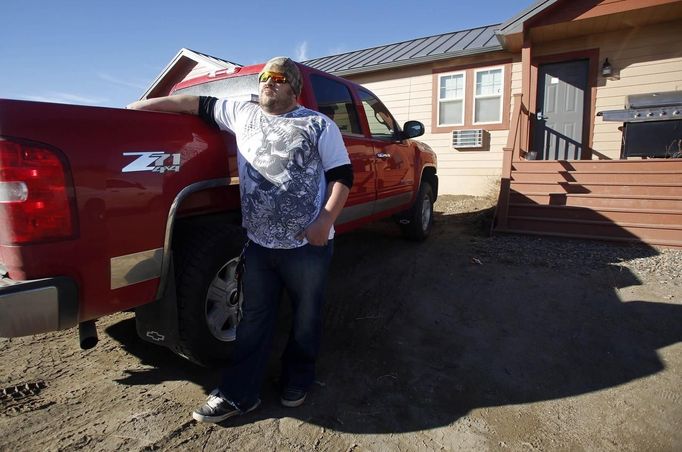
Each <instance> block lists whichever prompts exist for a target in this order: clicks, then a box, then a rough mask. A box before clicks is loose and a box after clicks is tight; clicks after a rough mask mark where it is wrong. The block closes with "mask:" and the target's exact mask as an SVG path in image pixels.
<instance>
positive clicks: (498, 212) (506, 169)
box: [493, 94, 523, 229]
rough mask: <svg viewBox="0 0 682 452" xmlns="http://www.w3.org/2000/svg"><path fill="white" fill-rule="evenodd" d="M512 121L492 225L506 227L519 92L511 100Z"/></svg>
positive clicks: (517, 147) (517, 140)
mask: <svg viewBox="0 0 682 452" xmlns="http://www.w3.org/2000/svg"><path fill="white" fill-rule="evenodd" d="M512 105H513V110H512V118H511V119H512V123H511V127H510V128H509V135H508V136H507V144H506V145H505V147H504V148H502V152H503V156H502V177H501V179H500V194H499V196H498V198H497V207H496V209H495V221H493V227H497V228H501V229H506V228H507V219H508V217H509V191H510V188H511V172H512V161H513V160H514V156H515V155H516V156H518V155H520V149H521V147H520V126H521V113H522V111H523V102H522V95H521V94H514V97H513V100H512Z"/></svg>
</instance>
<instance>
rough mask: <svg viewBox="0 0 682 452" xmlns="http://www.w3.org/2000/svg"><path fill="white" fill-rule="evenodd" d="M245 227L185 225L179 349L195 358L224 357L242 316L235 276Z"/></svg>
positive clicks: (205, 361)
mask: <svg viewBox="0 0 682 452" xmlns="http://www.w3.org/2000/svg"><path fill="white" fill-rule="evenodd" d="M243 243H244V235H243V232H242V230H241V228H239V227H236V226H232V225H208V226H200V227H194V228H192V229H191V230H188V231H185V233H184V234H183V235H182V240H181V242H180V245H179V247H178V250H177V260H176V268H175V270H176V287H177V301H178V326H179V327H178V335H179V341H178V342H179V344H178V352H179V353H180V354H181V355H183V356H185V357H186V358H188V359H189V360H190V361H193V362H195V363H197V364H200V365H204V366H212V365H215V364H219V363H221V362H223V361H224V360H225V359H226V358H227V357H228V356H229V353H230V351H231V348H232V347H231V346H232V344H231V343H232V342H233V341H234V340H235V337H236V331H237V324H238V323H239V319H240V308H241V301H242V300H241V297H235V294H236V290H237V281H236V279H235V277H234V274H235V269H236V267H237V261H238V256H239V253H240V251H241V248H242V246H243Z"/></svg>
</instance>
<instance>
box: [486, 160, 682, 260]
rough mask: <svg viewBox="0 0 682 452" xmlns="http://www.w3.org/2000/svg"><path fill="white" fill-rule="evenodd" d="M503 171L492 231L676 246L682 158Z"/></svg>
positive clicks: (516, 165) (680, 235)
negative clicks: (504, 187) (499, 211)
mask: <svg viewBox="0 0 682 452" xmlns="http://www.w3.org/2000/svg"><path fill="white" fill-rule="evenodd" d="M511 165H512V171H511V174H510V181H509V185H508V186H509V187H510V188H509V197H508V198H507V199H506V200H505V201H507V203H506V204H504V206H505V207H504V208H505V215H504V216H503V217H502V220H501V221H499V222H498V223H497V226H496V231H500V232H518V233H531V234H539V235H556V236H565V237H581V238H592V239H600V240H621V241H633V242H645V243H649V244H652V245H663V246H670V247H682V159H660V160H616V161H614V160H579V161H573V160H572V161H517V162H512V163H511Z"/></svg>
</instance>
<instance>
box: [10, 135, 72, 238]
mask: <svg viewBox="0 0 682 452" xmlns="http://www.w3.org/2000/svg"><path fill="white" fill-rule="evenodd" d="M72 192H73V190H72V186H71V183H70V179H69V177H68V173H67V170H66V167H65V165H64V163H63V162H62V160H61V159H60V157H59V155H58V153H57V152H56V151H55V150H52V149H49V148H48V147H45V146H44V145H38V144H33V143H28V142H21V141H14V140H7V139H2V138H0V243H1V244H5V245H10V244H24V243H31V242H40V241H45V240H56V239H62V238H67V237H71V236H73V234H74V219H73V217H74V208H73V205H74V202H73V195H72Z"/></svg>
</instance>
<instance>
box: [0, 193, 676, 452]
mask: <svg viewBox="0 0 682 452" xmlns="http://www.w3.org/2000/svg"><path fill="white" fill-rule="evenodd" d="M487 202H488V201H486V200H485V199H480V198H467V197H453V196H442V197H441V198H439V201H438V203H437V204H436V209H437V213H436V221H435V224H434V229H433V234H432V236H431V237H430V238H429V239H428V240H427V241H426V242H423V243H412V242H407V241H404V240H403V239H402V238H400V236H399V233H398V230H397V229H396V228H395V227H394V225H392V224H389V223H380V224H376V225H372V226H370V227H366V228H363V229H362V230H360V231H356V232H353V233H350V234H346V235H343V236H339V237H338V238H337V240H336V244H335V246H336V254H335V257H334V263H333V271H332V278H331V281H330V287H329V291H328V293H329V301H328V305H327V313H326V333H325V334H326V335H325V338H324V342H323V349H322V357H321V360H320V362H319V366H318V381H317V384H316V385H315V387H314V388H313V390H312V392H311V393H310V395H309V398H308V400H307V401H306V403H305V405H303V406H302V407H300V408H296V409H291V408H284V407H281V406H280V405H279V400H278V397H277V392H276V390H275V388H274V385H273V384H272V378H273V377H274V376H275V375H277V366H278V359H277V357H278V353H279V352H280V351H281V350H282V348H283V345H284V342H285V338H286V321H287V318H288V313H287V310H286V309H285V308H283V309H282V315H281V322H280V325H281V327H280V330H279V332H278V336H277V341H276V346H275V350H274V352H273V357H272V361H271V366H270V367H269V376H268V379H267V383H266V385H265V387H264V388H263V393H262V397H263V404H262V406H261V408H259V409H258V410H257V411H254V412H253V413H250V414H248V415H245V416H242V417H240V418H237V419H234V420H228V421H226V422H224V423H222V424H219V425H206V424H199V423H196V422H195V421H194V420H192V418H191V411H192V409H193V408H195V407H196V406H197V405H199V404H201V403H203V401H204V400H205V397H206V394H208V393H209V392H210V391H211V390H212V389H213V387H214V384H215V382H216V379H217V372H216V371H215V370H208V369H204V368H200V367H197V366H195V365H192V364H190V363H188V362H186V361H184V360H182V359H181V358H178V357H176V356H174V355H173V354H171V353H170V352H168V351H166V350H165V349H162V348H158V347H155V346H154V345H151V344H147V343H144V342H142V341H140V340H139V339H137V338H136V335H135V324H134V319H133V315H132V314H130V313H123V314H119V315H114V316H111V317H107V318H104V319H101V320H100V321H99V322H98V330H99V333H100V343H99V344H98V345H97V347H95V348H94V349H92V350H89V351H85V352H83V351H81V350H80V349H79V348H78V344H77V333H76V331H74V330H69V331H65V332H60V333H54V334H47V335H41V336H35V337H26V338H16V339H11V340H10V339H0V356H2V366H1V367H0V408H1V410H0V450H2V451H18V450H31V451H33V450H64V451H67V450H78V449H84V450H89V451H90V450H93V451H97V450H105V451H114V450H116V451H118V450H211V451H212V450H239V451H243V450H283V451H284V450H301V451H311V450H323V451H364V450H372V451H384V450H477V451H479V450H506V449H508V450H557V449H560V450H618V451H621V450H632V451H641V450H654V451H666V450H669V451H673V450H677V451H679V450H682V429H680V426H681V425H682V282H681V281H680V278H679V276H680V268H681V267H680V266H677V263H679V262H682V260H679V261H675V260H674V259H677V258H678V257H679V255H673V256H667V257H666V256H664V257H666V259H665V260H660V261H659V260H656V258H657V256H659V255H660V254H661V253H660V252H659V251H657V250H655V249H652V248H649V247H620V246H619V247H615V246H608V245H603V244H598V245H597V244H594V243H591V242H579V241H571V240H561V239H537V238H532V237H531V238H529V237H524V236H495V237H493V238H489V237H487V236H486V235H485V234H484V231H485V229H486V225H487V224H488V221H489V218H490V212H489V211H485V210H482V209H485V208H486V207H489V204H487ZM647 259H649V260H647ZM652 259H653V260H652ZM670 259H673V262H672V264H671V261H670ZM642 262H644V263H642ZM647 262H648V263H649V264H648V265H649V267H647ZM661 262H664V263H665V265H663V264H662V263H661ZM636 263H638V264H637V265H636ZM651 265H653V266H655V267H656V268H653V269H652V268H651ZM659 267H660V268H659ZM647 268H648V271H644V270H646V269H647ZM283 306H285V305H284V304H283ZM16 386H21V388H19V389H20V390H21V392H18V390H17V389H15V387H16ZM3 388H4V392H3V391H2V389H3Z"/></svg>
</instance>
